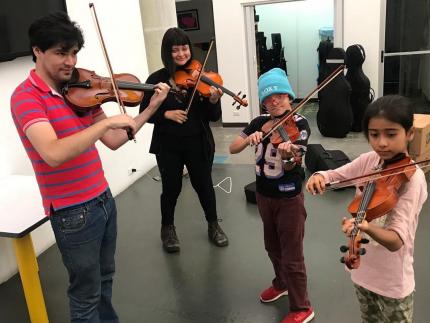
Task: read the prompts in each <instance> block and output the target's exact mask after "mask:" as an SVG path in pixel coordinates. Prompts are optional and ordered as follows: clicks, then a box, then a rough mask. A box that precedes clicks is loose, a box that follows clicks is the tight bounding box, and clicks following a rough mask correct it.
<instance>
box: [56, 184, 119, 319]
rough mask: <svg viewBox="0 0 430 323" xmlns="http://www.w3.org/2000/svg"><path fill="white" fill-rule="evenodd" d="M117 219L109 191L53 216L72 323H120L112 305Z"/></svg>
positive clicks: (59, 211)
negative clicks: (64, 273)
mask: <svg viewBox="0 0 430 323" xmlns="http://www.w3.org/2000/svg"><path fill="white" fill-rule="evenodd" d="M116 217H117V212H116V206H115V200H114V199H113V197H112V194H111V192H110V190H109V189H108V190H107V191H105V192H104V193H102V194H101V195H100V196H98V197H96V198H95V199H93V200H91V201H88V202H85V203H82V204H79V205H77V206H72V207H68V208H65V209H61V210H57V211H53V212H52V215H51V217H50V219H51V225H52V229H53V230H54V234H55V238H56V240H57V245H58V248H59V249H60V252H61V255H62V257H63V263H64V265H65V266H66V268H67V271H68V272H69V283H70V285H69V288H68V292H67V294H68V296H69V302H70V317H71V322H72V323H78V322H79V323H82V322H88V323H99V322H104V323H107V322H109V323H111V322H112V323H113V322H119V321H118V316H117V314H116V313H115V310H114V308H113V306H112V303H111V298H112V277H113V274H114V272H115V259H114V255H115V248H116V235H117V219H116Z"/></svg>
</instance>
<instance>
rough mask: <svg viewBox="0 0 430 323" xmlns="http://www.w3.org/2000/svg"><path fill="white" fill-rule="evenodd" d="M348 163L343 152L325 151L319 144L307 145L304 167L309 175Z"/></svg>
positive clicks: (348, 160)
mask: <svg viewBox="0 0 430 323" xmlns="http://www.w3.org/2000/svg"><path fill="white" fill-rule="evenodd" d="M350 161H351V160H350V159H349V158H348V156H347V155H346V154H345V153H344V152H343V151H341V150H325V149H324V147H323V146H322V145H320V144H309V145H308V147H307V151H306V155H305V165H306V168H307V169H308V170H309V171H310V172H311V173H315V172H317V171H320V170H328V169H335V168H338V167H340V166H343V165H345V164H347V163H349V162H350Z"/></svg>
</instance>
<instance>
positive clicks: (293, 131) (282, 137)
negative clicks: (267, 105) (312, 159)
mask: <svg viewBox="0 0 430 323" xmlns="http://www.w3.org/2000/svg"><path fill="white" fill-rule="evenodd" d="M276 122H277V119H276V118H273V119H270V120H269V121H267V122H266V123H265V124H264V125H263V127H262V128H261V130H262V132H263V133H266V132H268V131H269V130H270V129H271V128H272V127H273V124H274V123H276ZM299 137H300V132H299V129H298V128H297V125H296V122H295V121H294V119H292V118H290V119H287V121H285V122H284V123H283V124H282V126H280V127H277V128H276V131H273V132H272V133H271V135H270V142H271V143H272V144H273V145H274V146H277V145H279V144H280V143H282V142H288V141H291V142H295V141H296V140H297V139H299ZM301 160H302V157H301V156H293V157H292V158H291V159H290V160H289V161H288V162H287V163H286V164H285V165H284V167H285V169H286V170H290V169H293V168H294V167H295V166H296V164H298V163H301Z"/></svg>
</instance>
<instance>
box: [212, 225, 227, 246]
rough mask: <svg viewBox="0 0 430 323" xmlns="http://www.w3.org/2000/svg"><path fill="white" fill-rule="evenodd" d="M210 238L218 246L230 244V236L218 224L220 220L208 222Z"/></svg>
mask: <svg viewBox="0 0 430 323" xmlns="http://www.w3.org/2000/svg"><path fill="white" fill-rule="evenodd" d="M208 236H209V240H210V241H212V242H213V244H215V245H216V246H217V247H225V246H227V245H228V238H227V236H226V234H225V233H224V231H222V229H221V227H220V226H219V224H218V221H214V222H210V223H208Z"/></svg>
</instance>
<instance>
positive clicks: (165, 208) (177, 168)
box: [156, 135, 217, 225]
mask: <svg viewBox="0 0 430 323" xmlns="http://www.w3.org/2000/svg"><path fill="white" fill-rule="evenodd" d="M163 139H164V140H163V145H162V146H161V150H160V153H159V154H157V155H156V157H157V164H158V168H159V170H160V174H161V181H162V193H161V198H160V203H161V223H162V224H163V225H169V224H174V214H175V206H176V201H177V199H178V197H179V194H180V193H181V189H182V177H183V175H182V172H183V169H184V165H185V166H187V169H188V174H189V176H190V180H191V185H192V186H193V188H194V190H195V191H196V192H197V195H198V197H199V200H200V204H201V206H202V208H203V211H204V213H205V217H206V220H207V221H208V222H212V221H216V220H217V211H216V199H215V191H214V188H213V183H212V174H211V172H212V158H210V157H208V154H207V152H206V151H205V150H204V149H205V146H204V144H203V139H202V138H201V136H200V135H197V136H189V137H175V138H174V141H175V142H174V143H172V142H171V141H169V142H166V140H165V138H163ZM172 140H173V139H172Z"/></svg>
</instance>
